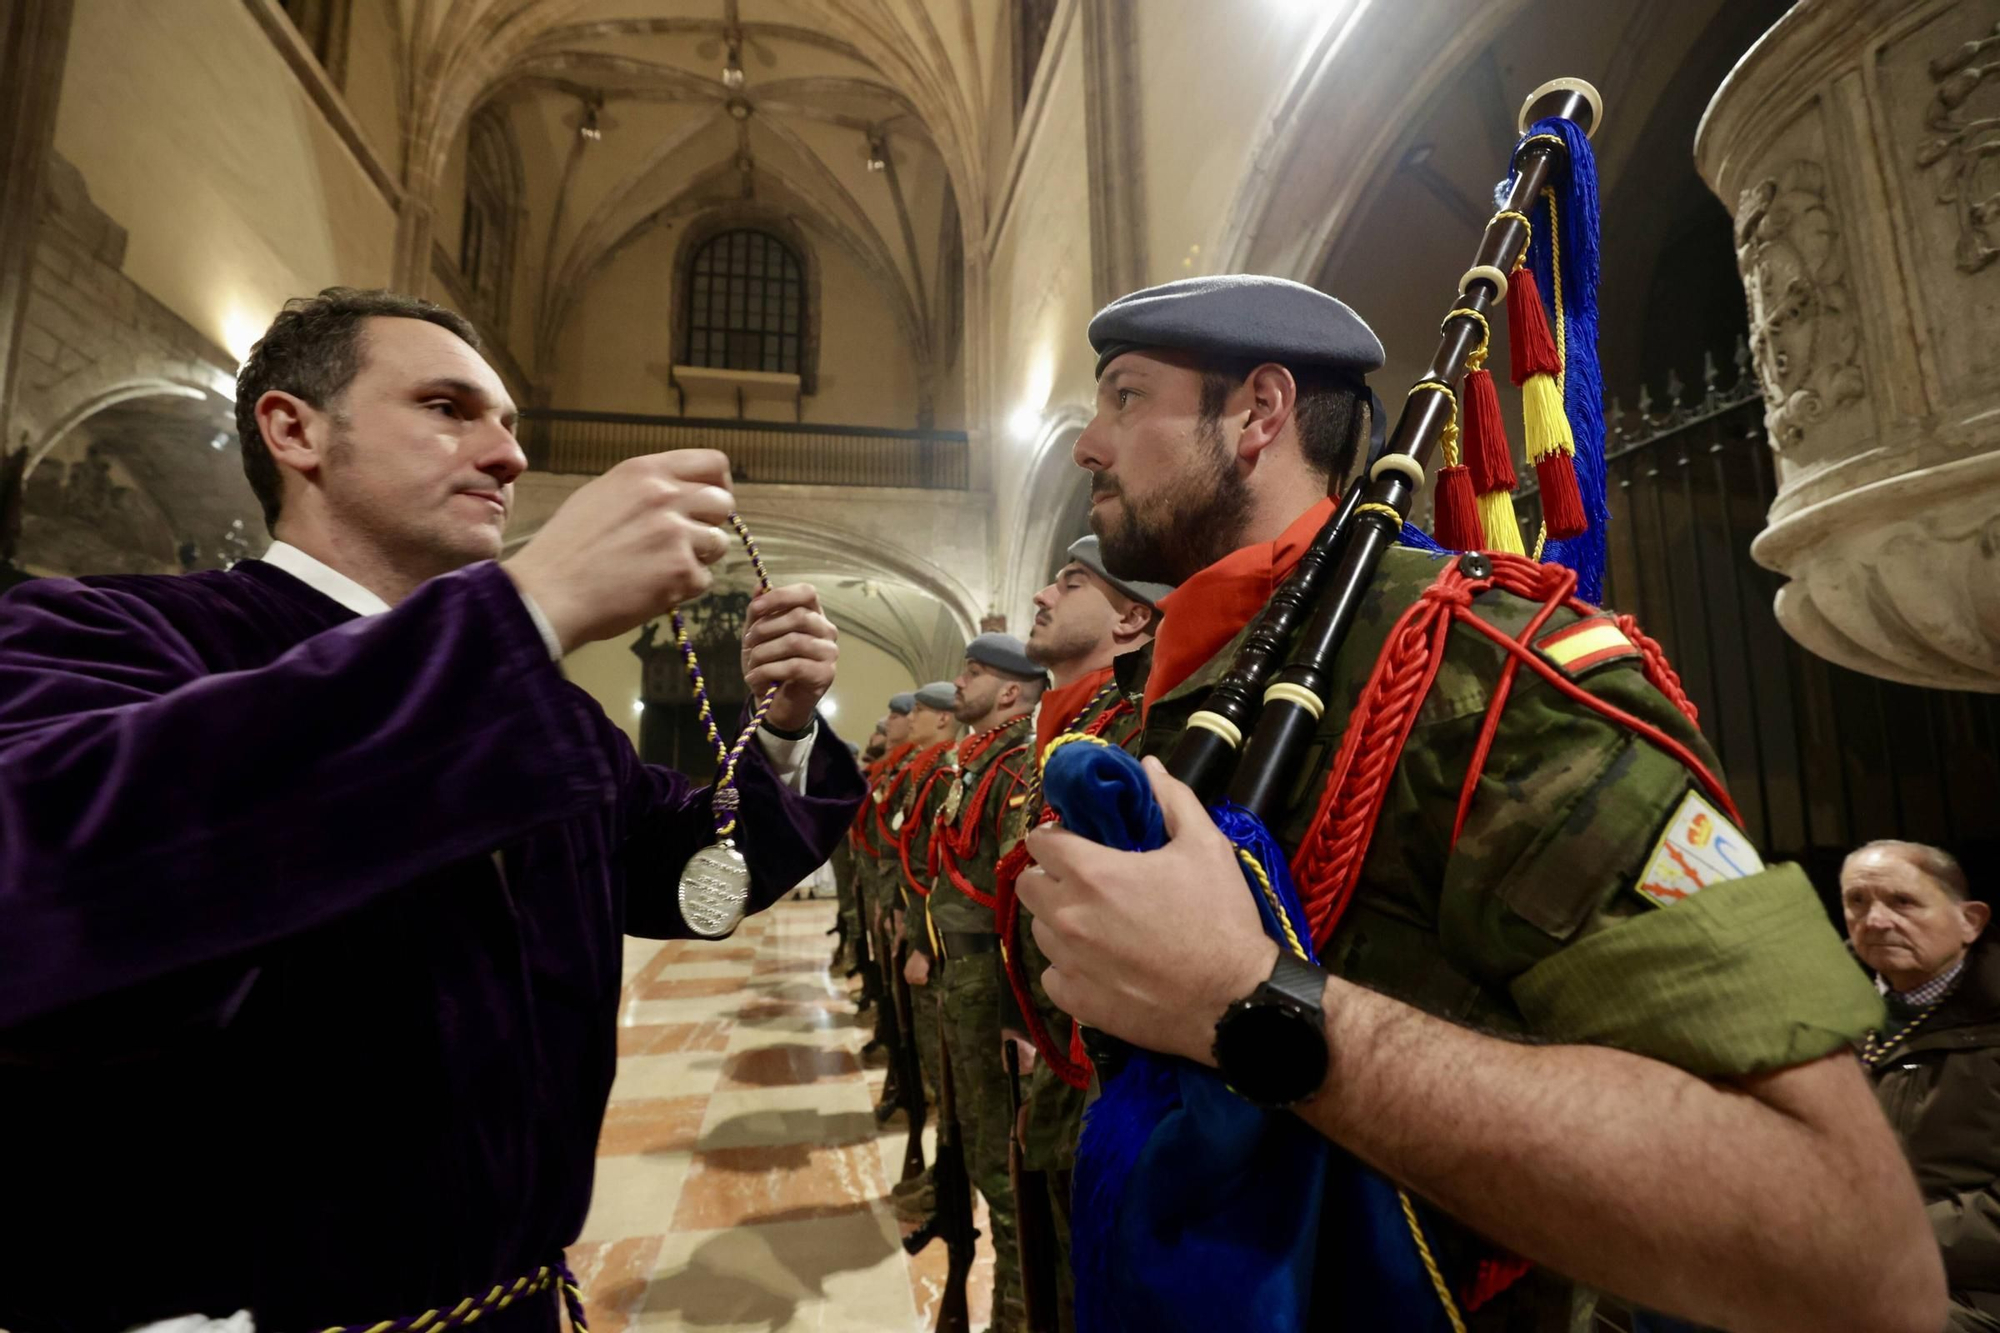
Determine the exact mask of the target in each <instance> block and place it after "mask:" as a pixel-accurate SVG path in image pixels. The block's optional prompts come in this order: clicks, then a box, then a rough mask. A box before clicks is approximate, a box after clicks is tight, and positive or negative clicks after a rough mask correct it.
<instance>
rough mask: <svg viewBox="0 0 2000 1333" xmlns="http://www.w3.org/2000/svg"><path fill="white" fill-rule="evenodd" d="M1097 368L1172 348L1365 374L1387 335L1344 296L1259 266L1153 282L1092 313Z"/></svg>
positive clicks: (1376, 362) (1377, 360)
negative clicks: (1266, 273)
mask: <svg viewBox="0 0 2000 1333" xmlns="http://www.w3.org/2000/svg"><path fill="white" fill-rule="evenodd" d="M1090 345H1091V347H1092V349H1094V350H1095V351H1096V353H1097V373H1098V375H1099V376H1102V375H1103V374H1104V368H1105V367H1106V366H1108V365H1110V364H1111V362H1112V360H1113V359H1114V358H1116V357H1118V356H1122V355H1123V354H1124V353H1126V352H1135V351H1141V350H1145V349H1147V348H1155V347H1160V348H1172V349H1174V350H1177V351H1183V352H1199V353H1202V354H1204V355H1208V356H1213V357H1222V358H1228V359H1230V360H1244V361H1260V362H1261V361H1275V362H1277V363H1278V364H1279V365H1281V366H1305V365H1313V366H1331V367H1333V368H1335V369H1338V370H1345V371H1348V372H1350V373H1351V374H1353V375H1354V376H1356V377H1357V378H1359V377H1360V376H1362V375H1366V374H1367V373H1368V372H1369V371H1371V370H1380V369H1381V368H1382V342H1381V340H1380V339H1379V338H1377V337H1376V336H1375V331H1374V330H1373V329H1371V328H1369V327H1368V326H1367V325H1366V324H1364V323H1363V322H1362V320H1361V316H1359V315H1357V314H1355V313H1354V312H1353V311H1352V310H1350V309H1348V308H1347V307H1346V306H1345V305H1343V304H1342V303H1341V302H1339V301H1336V300H1334V299H1333V298H1332V297H1331V296H1328V295H1327V294H1326V293H1325V292H1322V291H1317V290H1315V289H1313V288H1311V287H1308V286H1306V285H1305V284H1304V283H1300V282H1292V281H1289V280H1288V279H1285V278H1266V277H1262V276H1259V275H1257V274H1254V273H1226V274H1222V275H1220V276H1217V277H1209V278H1182V279H1181V280H1180V281H1179V282H1169V283H1165V284H1163V285H1162V286H1159V287H1148V288H1146V289H1145V290H1144V291H1140V292H1133V293H1132V294H1131V295H1130V296H1121V297H1119V298H1118V299H1117V300H1116V301H1113V302H1112V303H1111V304H1110V305H1108V306H1106V307H1104V309H1102V310H1100V311H1098V312H1097V317H1096V318H1095V319H1093V320H1091V321H1090Z"/></svg>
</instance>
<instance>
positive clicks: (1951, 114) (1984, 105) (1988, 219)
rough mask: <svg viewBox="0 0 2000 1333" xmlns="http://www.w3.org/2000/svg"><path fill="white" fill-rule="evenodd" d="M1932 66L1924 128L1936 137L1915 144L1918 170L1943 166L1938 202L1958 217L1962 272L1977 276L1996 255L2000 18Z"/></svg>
mask: <svg viewBox="0 0 2000 1333" xmlns="http://www.w3.org/2000/svg"><path fill="white" fill-rule="evenodd" d="M1987 57H1991V59H1989V60H1987V63H1985V64H1981V63H1979V62H1980V61H1981V60H1982V59H1984V58H1987ZM1929 70H1930V76H1931V82H1933V83H1935V84H1936V85H1937V90H1936V91H1935V92H1934V93H1933V94H1932V95H1931V100H1930V104H1929V105H1928V106H1926V107H1925V108H1924V125H1925V127H1926V128H1928V129H1929V130H1931V131H1932V133H1933V135H1934V136H1935V137H1933V138H1930V139H1926V140H1925V141H1924V142H1923V143H1922V144H1921V145H1919V146H1918V148H1917V168H1918V170H1920V171H1929V170H1930V169H1931V168H1932V167H1935V166H1938V165H1939V164H1940V163H1942V164H1943V166H1944V171H1943V173H1942V178H1941V179H1940V180H1939V182H1938V193H1937V200H1938V202H1939V203H1941V204H1950V205H1952V206H1953V208H1954V209H1955V210H1956V212H1957V214H1958V246H1957V254H1956V258H1957V261H1958V267H1959V271H1960V272H1963V273H1977V272H1979V270H1981V269H1983V268H1985V267H1986V266H1987V265H1988V264H1991V263H1992V262H1993V261H1994V259H1995V258H2000V23H1995V24H1994V25H1993V31H1992V32H1990V33H1988V34H1987V35H1986V36H1984V37H1981V38H1978V39H1976V40H1974V41H1970V42H1965V43H1962V44H1961V45H1960V46H1959V47H1958V49H1957V50H1955V51H1952V52H1951V53H1949V54H1947V55H1942V56H1939V57H1938V58H1937V59H1935V60H1933V61H1931V62H1930V65H1929ZM1975 104H1976V105H1975ZM1975 111H1984V112H1986V113H1987V114H1985V115H1977V114H1974V112H1975Z"/></svg>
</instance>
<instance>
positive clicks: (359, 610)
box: [262, 542, 389, 616]
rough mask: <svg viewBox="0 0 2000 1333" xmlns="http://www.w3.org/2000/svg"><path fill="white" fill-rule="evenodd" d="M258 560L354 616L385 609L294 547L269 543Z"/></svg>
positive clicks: (376, 599) (329, 567) (369, 594)
mask: <svg viewBox="0 0 2000 1333" xmlns="http://www.w3.org/2000/svg"><path fill="white" fill-rule="evenodd" d="M262 559H263V561H264V563H265V564H267V565H272V566H275V567H276V568H278V569H282V570H284V571H285V572H286V573H287V574H290V575H291V576H292V577H293V578H295V579H297V580H298V581H299V582H300V583H303V584H305V585H306V586H307V587H308V588H311V589H312V590H313V591H314V592H319V593H324V594H325V595H327V596H328V597H331V598H332V599H333V600H334V601H336V602H339V603H340V604H341V605H342V606H344V607H346V608H347V609H348V610H350V611H352V612H354V614H355V615H357V616H373V615H379V614H381V613H382V612H384V611H387V610H388V609H389V604H388V603H387V602H385V601H383V600H382V599H381V598H380V597H377V596H376V595H375V594H374V593H372V592H370V591H368V589H366V588H364V587H362V586H361V585H360V584H358V583H356V582H355V581H354V580H353V579H351V578H349V577H347V575H345V574H343V573H341V572H340V571H339V570H337V569H335V568H334V567H333V566H332V565H329V564H327V563H326V562H325V561H323V560H320V559H317V558H316V557H313V556H310V555H307V554H306V553H305V552H304V551H301V550H300V549H299V548H298V547H296V546H292V545H289V544H288V543H285V542H272V543H271V549H270V550H268V551H266V552H264V554H263V557H262Z"/></svg>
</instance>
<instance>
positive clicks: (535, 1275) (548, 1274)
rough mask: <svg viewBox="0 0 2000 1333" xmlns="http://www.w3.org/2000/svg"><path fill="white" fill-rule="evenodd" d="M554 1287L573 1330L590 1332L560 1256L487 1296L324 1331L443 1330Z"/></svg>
mask: <svg viewBox="0 0 2000 1333" xmlns="http://www.w3.org/2000/svg"><path fill="white" fill-rule="evenodd" d="M551 1286H558V1287H560V1288H561V1289H562V1298H563V1305H564V1306H565V1307H566V1308H567V1309H568V1310H569V1325H570V1329H571V1333H590V1330H589V1328H588V1327H586V1326H585V1324H584V1322H583V1290H582V1289H581V1288H580V1287H578V1286H577V1283H576V1274H574V1273H572V1272H570V1271H569V1265H568V1264H566V1263H564V1262H563V1261H562V1260H560V1259H558V1260H556V1262H555V1263H553V1264H544V1265H543V1266H542V1267H540V1268H537V1269H536V1270H535V1271H534V1272H532V1273H529V1274H527V1275H525V1276H522V1277H518V1278H515V1279H514V1281H512V1282H511V1283H508V1282H502V1283H499V1284H496V1285H495V1286H494V1288H493V1290H491V1291H489V1292H487V1293H486V1294H485V1295H484V1296H476V1297H475V1296H467V1297H466V1298H465V1299H464V1300H462V1301H460V1302H459V1303H458V1304H457V1305H454V1306H452V1307H451V1308H450V1309H448V1310H447V1309H444V1308H442V1307H440V1308H438V1309H435V1310H426V1311H424V1312H423V1313H422V1314H418V1315H410V1316H408V1317H406V1318H403V1319H384V1320H382V1321H381V1322H380V1323H375V1324H346V1325H335V1326H334V1327H332V1328H328V1329H323V1330H321V1333H444V1330H446V1329H453V1328H464V1327H466V1326H467V1325H468V1324H472V1323H474V1322H476V1321H477V1320H478V1319H479V1317H480V1316H482V1315H486V1314H491V1313H492V1312H493V1311H495V1310H504V1309H506V1308H507V1307H508V1306H510V1305H512V1304H513V1303H514V1302H515V1301H517V1300H521V1299H523V1298H525V1297H529V1296H535V1295H539V1294H540V1293H542V1292H544V1291H547V1290H548V1289H549V1288H550V1287H551Z"/></svg>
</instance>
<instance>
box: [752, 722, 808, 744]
mask: <svg viewBox="0 0 2000 1333" xmlns="http://www.w3.org/2000/svg"><path fill="white" fill-rule="evenodd" d="M818 723H819V718H818V717H817V716H815V717H812V718H809V719H807V721H806V724H805V725H804V726H803V727H800V728H799V729H798V730H797V731H786V730H785V729H784V728H783V727H774V726H772V725H771V724H770V723H769V722H760V723H758V724H757V725H758V726H760V727H762V728H763V729H764V730H766V731H768V732H770V733H771V734H772V735H773V736H776V737H777V738H778V739H779V740H781V741H802V740H804V739H805V738H806V737H808V736H810V735H812V731H813V728H814V727H815V726H816V725H818Z"/></svg>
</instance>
